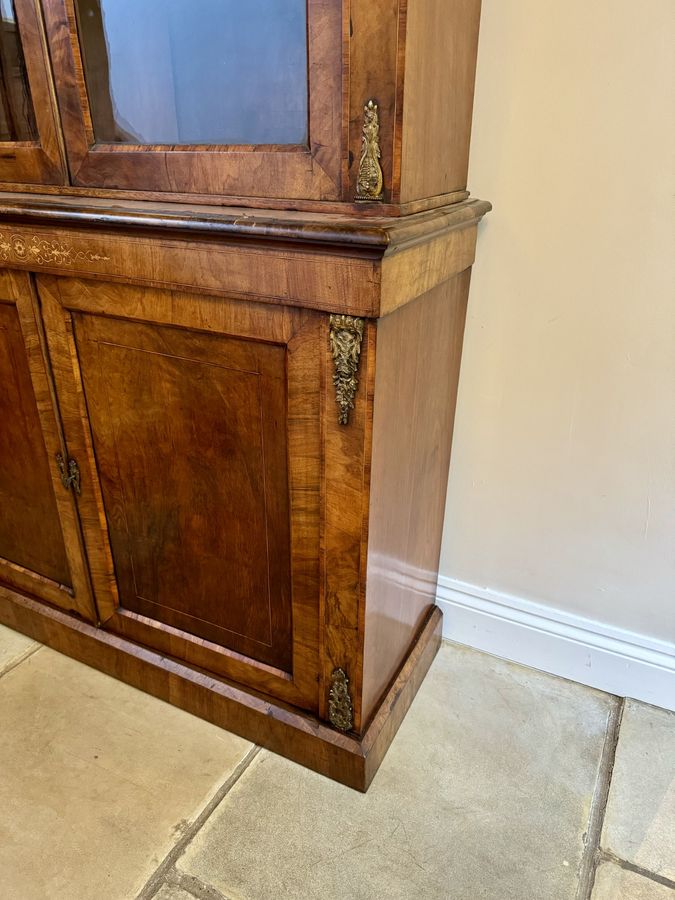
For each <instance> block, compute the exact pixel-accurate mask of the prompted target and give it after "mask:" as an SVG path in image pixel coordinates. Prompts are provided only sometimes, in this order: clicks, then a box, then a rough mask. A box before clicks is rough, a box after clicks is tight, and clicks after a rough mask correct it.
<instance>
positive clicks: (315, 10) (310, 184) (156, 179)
mask: <svg viewBox="0 0 675 900" xmlns="http://www.w3.org/2000/svg"><path fill="white" fill-rule="evenodd" d="M307 8H308V32H309V33H308V54H309V56H308V67H309V73H308V74H309V92H308V93H309V146H308V147H304V146H303V147H301V146H291V145H289V146H280V147H273V146H270V147H269V148H268V149H265V150H261V149H258V148H256V147H244V146H242V147H232V148H227V147H219V148H218V149H214V148H213V147H206V146H205V147H191V148H190V149H181V148H179V149H175V148H173V147H168V146H166V147H164V146H154V145H147V146H146V145H127V144H109V143H108V144H106V143H96V141H95V138H94V133H93V126H92V122H91V116H90V112H89V103H88V99H87V91H86V85H85V79H84V73H83V65H82V58H81V52H80V47H79V41H78V36H77V23H76V17H75V9H74V0H43V9H44V14H45V24H46V29H47V37H48V41H49V46H50V50H51V54H52V59H53V61H54V68H55V71H57V72H58V76H59V77H58V85H57V92H58V97H59V105H60V109H61V114H62V121H63V129H64V136H65V142H66V150H67V154H68V162H69V165H70V170H71V177H72V183H73V184H74V185H76V186H79V187H89V188H101V189H116V190H125V191H135V192H155V193H156V192H168V193H173V194H193V195H194V194H211V195H218V196H223V197H226V196H229V197H252V198H255V197H258V198H268V197H269V198H274V197H279V198H283V199H291V200H292V199H298V200H327V201H331V200H333V201H335V200H340V199H342V174H343V173H342V168H343V156H344V154H343V144H344V142H345V135H344V131H343V120H344V117H345V111H344V109H343V107H344V104H345V102H346V98H345V96H344V95H345V93H346V92H345V91H344V90H343V71H342V58H343V54H342V48H343V44H344V41H345V30H346V27H348V23H347V25H346V24H345V16H344V14H343V9H342V4H341V3H335V2H333V0H307Z"/></svg>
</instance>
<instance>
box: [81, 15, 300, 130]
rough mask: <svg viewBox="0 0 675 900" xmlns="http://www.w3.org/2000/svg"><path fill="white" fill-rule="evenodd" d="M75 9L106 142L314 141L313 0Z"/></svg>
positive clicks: (97, 121) (96, 122) (98, 126)
mask: <svg viewBox="0 0 675 900" xmlns="http://www.w3.org/2000/svg"><path fill="white" fill-rule="evenodd" d="M76 6H77V13H78V24H79V32H80V46H81V49H82V56H83V61H84V70H85V78H86V84H87V93H88V96H89V106H90V110H91V117H92V122H93V126H94V135H95V138H96V140H97V141H99V142H103V143H110V142H121V143H133V144H303V143H306V141H307V92H308V84H307V2H306V0H76Z"/></svg>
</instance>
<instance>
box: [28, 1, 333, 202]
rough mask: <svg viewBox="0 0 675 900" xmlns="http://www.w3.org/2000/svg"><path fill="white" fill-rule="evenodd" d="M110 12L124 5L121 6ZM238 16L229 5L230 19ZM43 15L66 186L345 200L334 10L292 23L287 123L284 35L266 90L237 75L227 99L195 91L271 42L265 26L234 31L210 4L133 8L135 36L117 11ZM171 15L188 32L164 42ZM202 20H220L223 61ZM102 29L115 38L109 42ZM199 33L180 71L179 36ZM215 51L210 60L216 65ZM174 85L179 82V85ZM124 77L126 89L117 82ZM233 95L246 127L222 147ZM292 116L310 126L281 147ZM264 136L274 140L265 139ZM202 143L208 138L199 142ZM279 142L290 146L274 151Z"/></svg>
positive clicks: (63, 9) (83, 9)
mask: <svg viewBox="0 0 675 900" xmlns="http://www.w3.org/2000/svg"><path fill="white" fill-rule="evenodd" d="M108 2H109V3H110V4H115V2H117V3H118V4H119V0H108ZM142 5H144V6H145V15H144V12H143V9H142ZM239 5H240V6H242V7H243V9H242V12H241V15H243V16H244V17H246V18H249V19H250V16H251V12H252V11H251V10H248V12H247V11H246V5H245V4H239ZM292 6H293V9H300V8H301V7H302V6H303V4H299V3H298V2H297V0H295V2H294V3H293V4H292ZM236 8H237V5H236V4H234V5H233V9H235V10H236ZM43 9H44V13H45V21H46V27H47V34H48V38H49V43H50V48H51V53H52V58H53V60H54V66H55V70H56V71H57V72H58V75H59V77H58V82H57V93H58V98H59V106H60V109H61V115H62V120H63V130H64V137H65V143H66V151H67V155H68V161H69V164H70V170H71V174H72V178H73V184H75V185H78V186H81V187H96V188H106V189H121V190H127V191H151V192H170V193H172V194H204V195H214V196H219V197H228V198H236V197H241V198H247V197H250V198H263V199H264V198H280V199H290V200H295V199H298V200H299V199H308V200H339V199H341V190H342V189H341V185H342V166H343V160H344V158H345V155H346V154H345V152H343V146H342V143H343V99H344V98H343V89H342V51H343V29H344V20H343V9H342V4H341V3H339V2H337V3H336V2H334V0H307V4H306V20H305V19H304V15H305V13H304V10H303V12H302V15H303V23H302V29H301V30H298V27H297V23H296V27H295V29H294V33H293V41H292V42H291V43H295V42H297V41H298V40H300V41H302V48H301V51H302V52H301V53H298V54H296V56H297V59H301V60H302V76H301V82H299V84H300V86H299V87H298V84H295V85H294V90H293V91H292V93H293V96H296V95H297V98H299V99H298V103H299V104H300V106H299V107H298V103H296V104H295V105H294V104H293V103H291V107H289V110H288V111H287V115H286V116H284V115H283V114H280V112H279V109H280V108H281V109H283V106H284V104H285V103H286V102H288V95H289V93H290V92H291V87H290V85H287V84H286V85H285V81H284V79H285V78H286V79H287V78H288V74H289V71H288V70H289V67H290V68H292V69H295V68H296V67H297V65H298V62H297V59H295V62H294V59H289V58H286V54H287V51H288V44H289V41H288V40H286V39H285V37H284V35H283V33H280V34H279V35H278V38H277V41H276V43H275V46H274V48H273V49H272V51H271V55H270V60H272V59H273V60H274V62H272V63H270V64H269V65H270V66H271V68H272V72H271V73H270V77H269V80H268V83H267V84H261V85H259V86H258V87H257V89H254V86H253V81H254V79H253V78H252V77H246V75H245V73H243V74H242V73H241V72H237V71H235V72H233V73H232V74H231V80H230V85H233V84H234V83H235V80H236V79H237V78H239V81H240V82H241V83H237V87H236V89H234V90H232V91H228V89H227V87H225V88H224V89H221V86H220V85H216V86H214V85H211V86H210V88H209V89H204V87H203V85H202V86H201V87H200V86H199V78H200V74H201V75H203V71H206V70H211V69H212V70H213V75H214V78H217V77H219V75H220V73H223V72H226V71H229V70H228V66H229V65H230V64H231V62H230V59H229V57H231V56H233V55H235V53H236V52H242V48H243V47H246V46H247V42H248V43H250V42H251V40H252V39H255V37H256V35H263V34H264V35H267V38H268V39H273V38H274V34H275V29H274V28H273V27H270V24H269V23H268V27H267V28H265V29H260V28H258V29H256V28H250V27H245V28H244V25H243V24H242V23H237V22H236V21H234V19H235V18H237V17H238V16H239V13H238V14H237V17H235V16H228V14H227V7H225V6H222V7H221V8H220V9H219V7H218V6H217V5H215V6H214V4H212V3H209V4H195V5H192V4H174V3H158V2H157V0H133V4H131V5H130V15H131V18H133V16H136V15H137V16H140V17H141V18H140V20H139V21H138V22H137V27H136V28H135V29H134V25H133V22H130V21H126V24H125V19H124V17H123V16H122V17H121V19H120V21H119V22H118V21H117V16H118V15H119V14H120V11H121V7H118V8H117V9H116V8H115V7H114V5H112V6H111V7H110V10H109V11H110V12H112V13H114V15H108V16H106V15H105V12H106V10H105V3H103V2H102V0H43ZM153 10H154V12H153ZM171 11H173V12H174V13H176V11H178V12H179V13H180V15H181V16H183V17H184V18H185V17H188V18H187V28H186V27H183V28H180V29H179V30H178V32H177V33H175V34H174V33H172V34H167V35H164V36H162V33H163V26H166V24H167V23H166V21H165V18H166V16H168V15H169V13H170V12H171ZM283 12H284V9H283V4H280V5H279V4H277V5H275V6H274V9H271V8H270V17H271V16H272V15H273V14H279V13H281V14H283ZM207 13H208V14H210V15H213V16H215V17H216V25H217V26H218V27H220V28H223V27H224V28H225V29H226V33H225V36H226V37H227V39H228V42H229V43H230V44H231V46H230V52H229V53H228V50H227V47H226V46H225V44H224V43H223V42H222V41H219V40H218V39H217V34H216V32H214V37H213V39H210V38H209V31H208V30H206V31H204V26H205V22H204V21H203V17H205V16H206V15H207ZM190 18H192V19H193V20H194V21H192V23H191V22H190ZM160 20H161V21H160ZM146 22H148V23H150V26H149V27H148V31H147V34H146V35H145V37H144V38H139V37H138V35H137V34H136V31H138V30H139V29H140V30H143V28H145V27H146V26H145V23H146ZM174 24H175V23H174ZM237 27H242V28H244V33H242V35H241V41H239V44H241V45H242V47H241V48H240V47H239V46H238V43H237V41H236V29H237ZM106 28H108V29H114V31H115V33H114V34H112V33H108V32H106ZM125 29H127V31H125ZM197 33H202V34H203V37H204V44H203V46H202V48H201V51H202V57H203V58H202V62H201V66H198V67H195V66H194V64H192V65H190V63H189V62H186V61H185V59H184V56H185V53H186V48H185V47H184V46H183V44H184V39H185V35H186V34H187V35H189V34H193V36H194V35H196V34H197ZM113 38H114V40H113ZM111 41H113V43H112V45H111ZM160 44H161V46H160ZM207 44H208V46H206V45H207ZM218 47H220V49H219V50H218V49H217V48H218ZM214 48H216V49H214ZM210 51H213V52H214V53H216V57H215V58H212V54H210ZM218 53H219V54H220V56H218V55H217V54H218ZM253 55H254V54H251V53H249V54H248V56H247V57H246V66H247V67H249V70H250V71H249V74H255V73H256V69H257V68H258V69H259V68H263V67H265V66H266V65H267V63H268V60H267V58H259V59H258V63H257V67H256V63H255V62H254V61H253V60H252V56H253ZM109 56H110V57H111V59H110V60H109V59H108V57H109ZM186 58H187V59H188V60H190V61H192V60H194V50H193V51H191V52H187V57H186ZM218 62H219V64H217V63H218ZM274 66H276V67H277V69H276V71H275V70H274ZM115 67H116V68H115ZM181 67H182V68H181ZM179 75H182V76H183V80H182V81H181V82H180V83H179V81H178V80H177V79H178V78H179ZM120 78H121V79H122V83H121V84H116V83H115V81H116V79H120ZM298 78H300V75H298ZM134 80H135V83H136V84H137V83H139V82H140V83H142V84H144V85H146V88H145V92H144V93H143V92H141V93H140V95H139V92H138V91H137V90H134ZM172 84H173V87H172ZM256 91H257V92H256ZM228 94H229V97H228ZM237 97H240V98H241V102H240V103H239V107H240V109H239V112H240V113H242V115H243V120H241V121H239V124H238V125H237V127H235V128H234V129H233V130H232V138H231V139H229V140H227V139H226V137H227V136H226V135H225V136H224V137H221V138H219V137H218V134H219V128H220V127H221V126H222V125H223V122H225V121H226V120H227V111H228V109H229V108H230V106H231V104H232V102H233V98H237ZM274 98H276V100H275V99H274ZM115 99H117V100H118V101H119V103H124V102H127V103H130V102H134V103H135V105H134V110H136V112H137V115H138V117H139V118H138V123H137V121H136V119H135V118H134V117H133V116H132V118H133V119H134V120H133V121H131V122H130V121H129V118H128V116H127V117H125V116H124V115H123V111H120V110H118V109H117V108H116V104H115V102H114V100H115ZM214 104H215V106H214ZM179 107H181V109H182V119H183V122H182V131H183V133H184V135H185V139H182V138H181V137H180V133H181V126H180V124H179V123H177V117H180V110H179ZM212 107H213V108H214V114H213V115H212V116H210V117H209V116H208V114H207V113H206V112H204V111H203V110H208V109H209V108H212ZM305 107H306V108H305ZM298 109H299V112H298ZM215 110H217V114H216V113H215ZM298 115H299V116H300V119H303V120H304V122H305V123H306V124H305V127H302V126H301V124H300V123H299V124H298V126H297V127H296V128H295V129H293V130H292V132H291V131H289V132H288V136H287V138H284V129H283V127H282V126H283V125H284V122H285V121H286V120H287V119H288V117H289V116H291V118H294V117H295V118H297V117H298ZM209 119H210V124H211V127H210V128H207V129H206V130H204V129H203V128H202V129H200V128H196V129H195V120H200V121H202V122H206V123H207V124H208V122H209ZM240 119H241V116H240ZM266 119H267V120H269V123H268V124H269V127H268V128H266V127H265V123H266ZM276 119H279V122H278V123H277V127H276V128H275V127H273V121H272V120H276ZM139 123H140V124H139ZM223 134H225V132H223ZM266 134H269V136H270V137H268V138H266V137H265V135H266ZM195 135H196V137H195ZM200 135H202V137H203V139H199V136H200ZM284 139H287V140H288V141H293V143H281V142H280V141H282V140H284Z"/></svg>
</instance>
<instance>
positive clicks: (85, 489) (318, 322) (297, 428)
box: [37, 275, 324, 712]
mask: <svg viewBox="0 0 675 900" xmlns="http://www.w3.org/2000/svg"><path fill="white" fill-rule="evenodd" d="M37 283H38V291H39V296H40V300H41V305H42V311H43V316H44V320H45V325H46V333H47V340H48V344H49V354H50V358H51V361H52V368H53V372H54V380H55V383H56V389H57V393H58V398H59V405H60V408H61V413H62V417H63V423H64V429H65V432H66V434H67V436H68V446H69V448H70V452H71V453H72V454H74V455H76V457H77V459H78V462H79V465H80V469H81V472H82V493H81V495H80V496H79V497H78V509H79V514H80V519H81V522H82V528H83V534H84V541H85V545H86V548H87V556H88V559H89V565H90V571H91V579H92V584H93V589H94V596H95V599H96V605H97V608H98V612H99V617H100V620H101V622H102V623H103V625H104V627H105V628H107V629H108V630H111V631H114V632H116V633H118V634H120V635H122V636H124V637H127V638H131V639H132V640H134V641H136V642H138V643H140V644H144V645H146V646H148V647H154V648H155V649H157V650H160V651H161V652H164V653H166V654H167V655H169V656H173V657H175V658H178V659H181V660H183V661H184V662H186V663H188V664H189V665H194V666H198V667H199V668H201V669H205V670H208V671H211V672H213V673H215V674H217V675H221V676H224V677H225V678H229V679H232V680H233V681H237V682H240V683H242V684H247V685H249V686H250V687H252V688H253V689H254V690H258V691H260V692H262V693H265V694H269V695H271V696H274V697H277V698H278V699H280V700H282V701H284V702H287V703H291V704H293V705H294V706H298V707H301V708H304V709H307V710H310V711H312V712H316V711H317V710H318V708H319V683H318V680H317V672H318V671H319V668H320V666H319V631H320V616H321V573H320V540H321V534H320V520H321V484H320V482H321V409H322V396H321V384H322V381H323V375H322V366H323V364H324V354H323V353H321V338H322V336H323V332H322V327H323V318H324V317H323V316H322V315H321V314H319V313H315V312H312V311H309V310H299V309H289V308H273V307H270V306H268V305H264V304H260V303H255V302H247V301H242V300H229V301H228V300H224V299H222V298H212V297H208V296H202V295H196V294H182V293H181V292H176V291H173V292H166V291H158V290H155V289H153V288H143V287H135V286H131V285H118V284H111V283H109V282H103V281H95V282H94V281H84V280H82V279H79V278H76V277H73V278H59V277H56V276H51V275H39V276H38V281H37ZM158 300H159V301H160V302H158ZM165 301H166V302H165ZM71 312H80V313H84V314H90V315H111V313H114V315H115V316H117V317H119V318H120V319H124V320H128V321H132V322H133V321H136V322H144V323H155V324H158V325H168V326H173V327H179V328H185V329H188V330H191V331H195V332H199V331H202V332H206V333H211V334H225V335H230V336H234V337H241V338H242V339H248V340H263V341H270V342H274V343H279V344H285V346H286V347H287V372H288V399H287V403H288V413H287V422H288V435H287V442H288V465H289V471H288V475H289V492H290V505H291V584H292V616H293V664H292V671H291V672H284V671H281V670H279V669H277V668H274V667H273V666H270V665H268V664H266V663H262V662H258V661H257V660H254V659H251V658H249V657H245V656H243V655H242V654H240V653H237V652H235V651H233V650H229V649H226V648H224V647H220V646H218V645H216V644H213V643H210V642H208V641H206V640H204V639H202V638H197V637H194V636H193V635H190V634H188V633H187V632H184V631H181V630H179V629H177V628H173V627H172V626H169V625H165V624H163V623H159V622H155V621H154V620H152V619H148V618H146V617H144V616H141V615H138V614H137V613H133V612H130V611H128V610H123V609H120V608H119V606H120V604H119V597H118V592H117V587H116V584H115V572H114V565H113V559H112V552H111V549H110V541H109V536H108V530H107V525H106V518H105V509H104V505H103V496H102V492H101V487H100V483H99V476H98V472H97V468H96V459H95V455H94V445H93V438H92V434H91V429H90V425H89V421H88V415H87V407H86V400H85V396H84V391H83V387H82V379H81V373H80V371H79V365H78V354H77V347H76V344H75V336H74V327H73V321H72V315H71Z"/></svg>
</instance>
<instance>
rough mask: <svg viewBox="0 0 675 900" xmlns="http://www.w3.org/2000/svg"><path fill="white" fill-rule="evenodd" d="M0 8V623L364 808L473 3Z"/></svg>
mask: <svg viewBox="0 0 675 900" xmlns="http://www.w3.org/2000/svg"><path fill="white" fill-rule="evenodd" d="M0 13H1V32H0V42H1V43H0V92H1V96H0V182H1V184H0V191H1V193H0V267H1V268H0V621H1V622H3V623H4V624H6V625H9V626H10V627H12V628H15V629H18V630H19V631H23V632H25V633H26V634H29V635H31V636H33V637H35V638H37V639H38V640H40V641H43V642H44V643H45V644H47V645H49V646H50V647H54V648H55V649H57V650H60V651H61V652H63V653H66V654H68V655H70V656H72V657H74V658H76V659H79V660H82V661H83V662H85V663H87V664H89V665H91V666H95V667H96V668H99V669H101V670H103V671H104V672H107V673H109V674H111V675H113V676H115V677H117V678H120V679H122V680H124V681H126V682H128V683H129V684H132V685H135V686H137V687H139V688H141V689H142V690H144V691H148V692H150V693H152V694H155V695H156V696H158V697H161V698H163V699H165V700H168V701H169V702H171V703H173V704H176V705H177V706H180V707H183V708H184V709H187V710H189V711H191V712H193V713H195V714H197V715H199V716H202V717H204V718H206V719H208V720H210V721H212V722H214V723H217V724H219V725H222V726H223V727H225V728H228V729H230V730H231V731H234V732H236V733H238V734H240V735H243V736H245V737H247V738H249V739H251V740H253V741H256V742H258V743H260V744H263V745H264V746H266V747H269V748H270V749H272V750H274V751H277V752H278V753H282V754H284V755H286V756H288V757H290V758H291V759H294V760H297V761H298V762H300V763H303V764H304V765H307V766H310V767H311V768H313V769H316V770H317V771H319V772H322V773H324V774H326V775H328V776H330V777H331V778H335V779H337V780H339V781H342V782H344V783H345V784H348V785H351V786H353V787H355V788H358V789H361V790H365V789H366V788H367V786H368V784H369V783H370V780H371V779H372V777H373V775H374V773H375V772H376V770H377V767H378V765H379V763H380V762H381V760H382V758H383V756H384V753H385V752H386V749H387V747H388V745H389V743H390V742H391V740H392V738H393V736H394V734H395V732H396V729H397V728H398V726H399V724H400V722H401V720H402V718H403V716H404V715H405V712H406V710H407V709H408V707H409V705H410V703H411V700H412V698H413V696H414V694H415V692H416V690H417V688H418V686H419V684H420V682H421V680H422V679H423V677H424V675H425V673H426V671H427V669H428V667H429V665H430V663H431V661H432V659H433V656H434V654H435V653H436V651H437V649H438V646H439V642H440V620H441V613H440V611H439V610H438V609H437V607H435V606H434V595H435V590H436V580H437V572H438V558H439V548H440V539H441V527H442V520H443V507H444V497H445V487H446V479H447V472H448V463H449V458H450V444H451V437H452V426H453V417H454V408H455V398H456V390H457V379H458V372H459V363H460V354H461V347H462V336H463V329H464V319H465V311H466V303H467V296H468V291H469V277H470V271H471V265H472V263H473V260H474V254H475V245H476V232H477V226H478V223H479V221H480V219H481V217H482V216H483V215H484V214H485V213H486V212H487V211H488V210H489V204H487V203H484V202H481V201H477V200H471V199H469V195H468V193H467V192H466V190H465V188H466V172H467V159H468V151H469V135H470V125H471V112H472V102H473V83H474V75H475V65H476V53H477V43H478V25H479V18H480V0H342V2H341V0H246V2H245V3H242V2H240V0H198V2H197V0H195V2H189V3H186V2H184V0H0Z"/></svg>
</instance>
